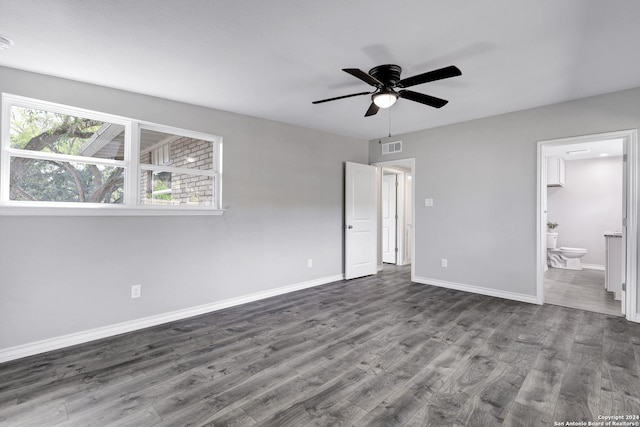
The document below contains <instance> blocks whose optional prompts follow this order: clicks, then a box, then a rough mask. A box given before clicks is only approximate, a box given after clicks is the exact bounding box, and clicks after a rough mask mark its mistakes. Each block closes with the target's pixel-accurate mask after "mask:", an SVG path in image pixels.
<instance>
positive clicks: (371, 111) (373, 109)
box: [364, 102, 380, 117]
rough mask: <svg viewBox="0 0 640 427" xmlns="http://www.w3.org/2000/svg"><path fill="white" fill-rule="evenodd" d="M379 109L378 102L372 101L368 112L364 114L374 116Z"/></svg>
mask: <svg viewBox="0 0 640 427" xmlns="http://www.w3.org/2000/svg"><path fill="white" fill-rule="evenodd" d="M379 109H380V107H378V106H377V105H376V104H374V103H373V102H372V103H371V105H370V106H369V109H368V110H367V112H366V113H364V116H365V117H369V116H373V115H375V114H376V113H377V112H378V110H379Z"/></svg>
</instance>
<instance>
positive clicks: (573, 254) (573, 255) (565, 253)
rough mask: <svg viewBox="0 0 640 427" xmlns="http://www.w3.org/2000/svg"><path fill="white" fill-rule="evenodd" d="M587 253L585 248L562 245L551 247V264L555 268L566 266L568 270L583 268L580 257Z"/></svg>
mask: <svg viewBox="0 0 640 427" xmlns="http://www.w3.org/2000/svg"><path fill="white" fill-rule="evenodd" d="M586 254H587V250H586V249H583V248H568V247H564V246H562V247H560V248H557V249H549V264H550V266H551V267H553V268H564V269H567V270H582V264H581V262H580V258H582V257H583V256H585V255H586Z"/></svg>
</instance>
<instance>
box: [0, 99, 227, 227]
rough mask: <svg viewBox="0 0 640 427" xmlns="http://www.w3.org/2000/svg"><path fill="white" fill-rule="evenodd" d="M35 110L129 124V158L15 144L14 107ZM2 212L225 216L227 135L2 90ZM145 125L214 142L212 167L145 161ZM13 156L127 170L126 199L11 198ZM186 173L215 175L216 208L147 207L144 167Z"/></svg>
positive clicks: (126, 145)
mask: <svg viewBox="0 0 640 427" xmlns="http://www.w3.org/2000/svg"><path fill="white" fill-rule="evenodd" d="M14 106H15V107H22V108H32V109H38V110H42V111H47V112H52V113H58V114H66V115H72V116H75V117H82V118H88V119H94V120H100V121H103V122H108V123H113V124H116V125H121V126H124V160H114V159H102V158H98V157H95V158H94V157H84V156H75V155H68V154H59V153H43V152H40V151H29V150H23V149H19V148H12V147H11V137H10V130H11V108H12V107H14ZM0 120H1V121H0V123H1V133H0V216H2V215H51V216H145V215H149V216H155V215H169V216H173V215H176V216H180V215H222V213H223V209H222V137H221V136H217V135H212V134H207V133H202V132H197V131H191V130H187V129H182V128H177V127H173V126H166V125H162V124H158V123H152V122H146V121H141V120H136V119H131V118H127V117H123V116H117V115H113V114H107V113H101V112H97V111H93V110H88V109H84V108H79V107H72V106H68V105H63V104H57V103H53V102H48V101H41V100H37V99H32V98H27V97H23V96H17V95H11V94H7V93H2V115H1V117H0ZM143 129H147V130H151V131H156V132H163V133H168V134H173V135H178V136H183V137H187V138H194V139H199V140H203V141H209V142H211V143H212V144H213V151H214V156H213V159H212V163H213V164H212V169H203V170H199V169H188V168H174V167H170V166H154V165H146V164H145V165H144V167H142V168H141V166H140V165H141V162H140V133H141V131H142V130H143ZM11 157H23V158H32V159H42V160H52V159H53V160H62V161H73V162H78V163H83V164H94V165H105V166H112V167H121V168H123V169H124V185H123V189H124V199H123V203H121V204H109V203H89V202H49V201H21V200H10V199H9V197H10V196H9V194H10V193H9V191H10V166H11V160H10V159H11ZM155 168H158V169H161V170H162V171H169V172H179V173H187V174H191V175H204V176H212V177H213V197H214V199H213V204H212V205H211V206H189V205H183V204H179V205H145V204H142V203H141V200H140V171H141V170H143V169H144V170H153V169H155Z"/></svg>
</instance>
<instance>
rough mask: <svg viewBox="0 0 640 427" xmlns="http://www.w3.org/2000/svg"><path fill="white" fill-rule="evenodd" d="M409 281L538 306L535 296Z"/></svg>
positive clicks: (423, 279)
mask: <svg viewBox="0 0 640 427" xmlns="http://www.w3.org/2000/svg"><path fill="white" fill-rule="evenodd" d="M411 280H412V281H414V282H416V283H422V284H423V285H433V286H439V287H441V288H449V289H456V290H458V291H464V292H471V293H473V294H480V295H487V296H490V297H498V298H504V299H509V300H513V301H520V302H528V303H530V304H538V300H537V297H536V296H535V295H527V294H519V293H515V292H509V291H501V290H498V289H491V288H483V287H481V286H474V285H466V284H463V283H455V282H446V281H444V280H437V279H428V278H426V277H419V276H414V277H412V279H411Z"/></svg>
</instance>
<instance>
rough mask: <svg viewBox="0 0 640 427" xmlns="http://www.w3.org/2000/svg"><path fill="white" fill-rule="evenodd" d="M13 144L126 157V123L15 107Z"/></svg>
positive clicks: (116, 157) (102, 156)
mask: <svg viewBox="0 0 640 427" xmlns="http://www.w3.org/2000/svg"><path fill="white" fill-rule="evenodd" d="M10 135H11V147H12V148H19V149H23V150H29V151H42V152H47V153H59V154H71V155H74V156H85V157H97V158H101V159H116V160H123V159H124V126H123V125H117V124H114V123H107V122H103V121H100V120H92V119H87V118H82V117H75V116H70V115H67V114H59V113H52V112H49V111H44V110H38V109H33V108H26V107H17V106H13V107H11V125H10Z"/></svg>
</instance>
